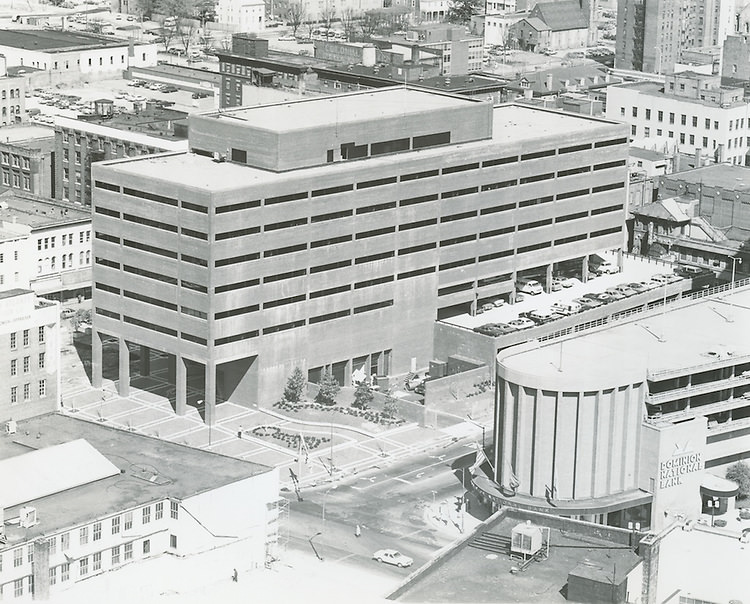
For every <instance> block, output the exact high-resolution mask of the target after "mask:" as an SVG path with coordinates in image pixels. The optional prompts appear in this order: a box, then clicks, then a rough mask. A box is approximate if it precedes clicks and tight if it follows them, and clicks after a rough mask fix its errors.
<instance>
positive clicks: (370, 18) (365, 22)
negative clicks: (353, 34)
mask: <svg viewBox="0 0 750 604" xmlns="http://www.w3.org/2000/svg"><path fill="white" fill-rule="evenodd" d="M382 22H383V11H382V9H372V10H367V11H365V12H364V14H363V15H362V20H361V21H360V23H359V26H360V28H361V29H362V33H363V34H364V35H365V37H367V38H369V37H371V36H372V34H374V33H375V32H376V31H377V30H378V28H379V27H380V25H381V23H382Z"/></svg>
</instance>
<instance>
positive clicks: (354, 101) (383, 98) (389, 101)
mask: <svg viewBox="0 0 750 604" xmlns="http://www.w3.org/2000/svg"><path fill="white" fill-rule="evenodd" d="M467 103H476V101H473V100H471V99H469V98H466V97H456V96H449V95H446V94H435V93H432V92H428V91H423V90H415V89H413V88H395V87H394V88H384V89H380V90H371V91H367V92H356V93H353V94H343V95H336V96H330V97H315V98H313V99H305V100H301V101H292V102H286V103H276V104H273V105H261V106H257V107H240V108H238V109H228V110H224V111H222V112H220V113H219V112H217V113H209V114H205V115H206V116H207V117H214V118H216V119H225V120H230V119H237V120H242V121H243V122H245V123H247V124H248V125H252V126H253V127H254V128H258V129H263V130H274V131H280V132H288V131H290V130H300V129H305V130H308V129H310V128H316V127H321V126H327V125H330V124H336V123H339V124H341V123H356V122H362V121H365V120H367V121H371V120H378V119H384V118H389V117H403V116H407V115H419V114H422V113H424V112H426V111H433V110H435V109H445V108H448V107H464V106H466V104H467Z"/></svg>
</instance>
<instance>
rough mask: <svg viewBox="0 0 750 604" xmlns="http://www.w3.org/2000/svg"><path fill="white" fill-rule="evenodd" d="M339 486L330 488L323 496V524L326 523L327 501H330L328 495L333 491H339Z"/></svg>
mask: <svg viewBox="0 0 750 604" xmlns="http://www.w3.org/2000/svg"><path fill="white" fill-rule="evenodd" d="M338 486H339V485H337V484H335V485H333V486H331V487H328V489H327V490H326V492H325V493H324V494H323V516H322V518H323V522H325V521H326V501H328V493H330V492H331V490H332V489H337V488H338Z"/></svg>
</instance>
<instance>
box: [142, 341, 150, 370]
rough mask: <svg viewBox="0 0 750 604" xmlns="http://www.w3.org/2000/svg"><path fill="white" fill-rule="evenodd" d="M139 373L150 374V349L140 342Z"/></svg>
mask: <svg viewBox="0 0 750 604" xmlns="http://www.w3.org/2000/svg"><path fill="white" fill-rule="evenodd" d="M141 375H142V376H147V375H151V349H150V348H149V347H148V346H143V345H142V344H141Z"/></svg>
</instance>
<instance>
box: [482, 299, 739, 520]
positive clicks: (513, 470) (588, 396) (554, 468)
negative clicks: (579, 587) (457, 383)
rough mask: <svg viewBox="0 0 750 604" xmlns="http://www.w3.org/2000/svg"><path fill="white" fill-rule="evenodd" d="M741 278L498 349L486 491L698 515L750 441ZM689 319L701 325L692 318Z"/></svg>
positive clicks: (543, 506)
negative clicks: (703, 293) (671, 302)
mask: <svg viewBox="0 0 750 604" xmlns="http://www.w3.org/2000/svg"><path fill="white" fill-rule="evenodd" d="M749 300H750V288H748V287H743V288H738V289H732V290H725V291H724V292H723V293H721V294H716V295H713V296H710V297H698V298H695V299H691V298H687V299H684V300H682V301H680V302H678V303H677V305H676V306H675V307H673V309H672V310H669V311H668V312H664V310H663V309H662V308H656V309H652V310H646V311H644V312H642V313H639V314H637V315H635V316H634V317H633V316H631V317H629V318H626V319H623V320H620V321H619V322H614V323H611V324H609V325H606V326H602V327H599V328H593V329H591V330H590V331H588V332H586V333H583V334H573V335H570V336H566V337H562V338H558V339H551V340H548V341H546V342H544V343H542V344H539V343H534V344H522V345H520V346H516V347H513V348H509V349H507V350H504V351H502V352H501V353H500V354H499V355H498V357H497V366H496V370H497V387H496V405H495V420H494V424H495V425H494V427H495V435H496V439H495V445H494V463H493V474H494V483H492V482H487V481H485V482H482V481H480V482H482V484H483V487H484V488H483V490H484V491H485V494H486V495H488V496H489V497H490V498H491V499H492V500H493V501H494V502H495V503H497V504H499V505H502V506H505V505H508V506H513V507H521V508H524V507H525V508H529V509H534V510H544V511H548V512H552V513H555V514H561V515H565V516H572V517H577V518H580V519H584V520H589V521H593V522H598V523H601V524H611V525H614V526H620V527H623V528H627V527H628V523H631V525H634V524H636V523H637V524H639V525H640V527H641V528H642V529H644V530H645V529H646V528H651V529H652V530H656V531H658V530H660V529H661V528H662V527H664V526H666V525H669V524H671V523H672V522H673V521H674V520H675V519H682V520H689V519H692V520H696V519H697V518H698V516H699V515H700V514H701V513H704V514H705V513H710V504H709V502H711V503H713V502H714V500H716V501H719V502H720V503H721V507H722V509H721V510H720V511H718V510H717V513H724V512H725V511H726V506H727V503H728V500H729V498H730V497H731V496H732V495H733V494H734V493H736V488H734V493H733V492H732V488H727V487H724V486H722V484H723V483H722V481H720V480H717V479H716V477H715V475H716V476H719V477H721V476H723V475H724V472H725V470H726V467H727V466H728V465H730V464H732V463H734V462H736V461H738V460H741V459H745V458H747V456H748V453H749V452H750V436H748V435H749V434H750V430H749V429H748V426H750V351H749V350H748V347H747V341H746V340H747V338H746V334H747V330H748V328H750V313H748V310H747V308H748V301H749ZM696 326H700V328H698V327H696Z"/></svg>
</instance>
